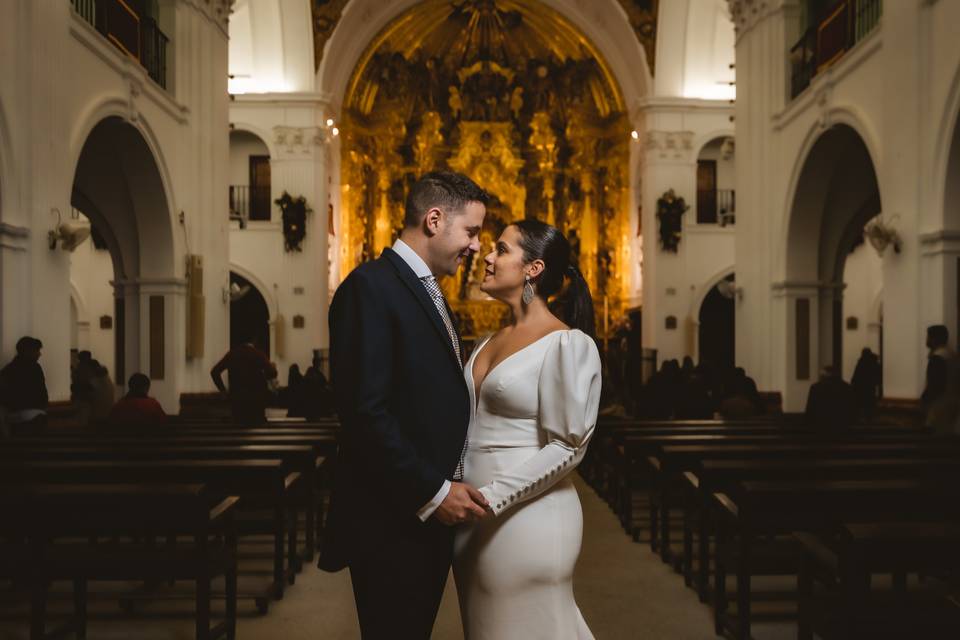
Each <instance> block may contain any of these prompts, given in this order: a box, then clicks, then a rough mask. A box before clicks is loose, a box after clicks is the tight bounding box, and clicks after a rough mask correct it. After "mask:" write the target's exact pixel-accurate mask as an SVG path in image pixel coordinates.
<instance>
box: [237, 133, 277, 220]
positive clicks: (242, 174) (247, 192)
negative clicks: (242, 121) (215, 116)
mask: <svg viewBox="0 0 960 640" xmlns="http://www.w3.org/2000/svg"><path fill="white" fill-rule="evenodd" d="M270 190H271V169H270V150H269V149H268V148H267V145H266V143H265V142H264V141H263V140H262V139H261V138H260V137H259V136H257V135H256V134H254V133H251V132H249V131H244V130H240V129H233V130H231V131H230V219H231V220H236V221H237V222H238V223H239V224H240V228H241V229H242V228H245V227H246V226H247V222H249V221H263V222H269V221H270V218H271V211H272V207H273V202H272V199H271V195H270V194H271V191H270Z"/></svg>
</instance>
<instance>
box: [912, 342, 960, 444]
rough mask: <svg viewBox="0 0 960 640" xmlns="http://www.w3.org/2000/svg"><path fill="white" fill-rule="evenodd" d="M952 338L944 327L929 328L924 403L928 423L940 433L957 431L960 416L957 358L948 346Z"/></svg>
mask: <svg viewBox="0 0 960 640" xmlns="http://www.w3.org/2000/svg"><path fill="white" fill-rule="evenodd" d="M949 339H950V334H949V332H948V331H947V328H946V327H945V326H943V325H942V324H937V325H932V326H930V327H927V348H928V349H929V350H930V355H929V356H928V357H927V383H926V386H925V387H924V389H923V395H921V396H920V401H921V403H922V405H923V412H924V416H925V423H926V425H927V426H928V427H933V428H934V430H936V431H937V432H938V433H949V432H952V431H953V426H954V421H955V420H956V416H957V401H958V398H957V391H958V386H960V380H958V378H960V375H958V363H957V357H956V354H955V353H954V352H953V350H951V349H950V347H948V346H947V342H948V341H949Z"/></svg>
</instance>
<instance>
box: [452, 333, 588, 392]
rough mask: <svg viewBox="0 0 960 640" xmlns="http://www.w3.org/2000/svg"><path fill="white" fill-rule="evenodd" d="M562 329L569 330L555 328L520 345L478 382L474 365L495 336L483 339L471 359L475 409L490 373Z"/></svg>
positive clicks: (471, 380) (488, 370)
mask: <svg viewBox="0 0 960 640" xmlns="http://www.w3.org/2000/svg"><path fill="white" fill-rule="evenodd" d="M561 331H569V329H554V330H553V331H551V332H550V333H547V334H544V335H542V336H540V337H539V338H537V339H536V340H534V341H533V342H530V343H529V344H526V345H524V346H522V347H520V348H519V349H517V350H516V351H514V352H513V353H511V354H510V355H508V356H507V357H506V358H503V359H502V360H501V361H500V362H498V363H497V364H495V365H493V366H491V367H490V368H489V369H487V372H486V373H485V374H484V376H483V379H482V380H481V381H480V384H477V378H476V375H475V374H474V372H473V368H474V367H475V366H476V364H477V357H478V356H479V355H480V352H481V351H483V350H484V349H485V348H486V346H487V345H488V344H489V343H490V341H491V340H493V336H490V337H489V338H487V339H486V340H484V341H483V344H481V345H480V346H479V347H478V348H477V350H476V351H475V352H474V353H473V357H472V358H471V361H470V384H471V386H472V387H473V410H474V411H476V410H477V408H478V407H479V406H480V392H481V391H482V390H483V385H484V384H486V382H487V379H488V378H489V377H490V374H492V373H493V372H494V371H496V370H497V369H498V368H499V367H500V365H502V364H503V363H504V362H506V361H507V360H509V359H510V358H512V357H513V356H515V355H517V354H518V353H520V352H522V351H526V350H527V349H529V348H530V347H532V346H533V345H535V344H537V343H539V342H542V341H543V340H546V339H547V338H549V337H550V336H552V335H553V334H555V333H560V332H561Z"/></svg>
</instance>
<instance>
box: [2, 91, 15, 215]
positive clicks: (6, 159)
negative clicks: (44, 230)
mask: <svg viewBox="0 0 960 640" xmlns="http://www.w3.org/2000/svg"><path fill="white" fill-rule="evenodd" d="M2 98H3V96H0V222H6V223H8V224H10V223H11V222H12V221H11V220H9V219H8V217H9V215H10V213H9V212H11V211H13V210H14V207H13V201H14V196H13V189H14V185H15V184H16V181H15V180H13V179H12V176H11V175H10V172H11V171H12V169H13V166H14V165H13V163H12V162H11V158H13V151H12V149H13V145H12V142H13V141H12V139H11V137H10V127H9V126H7V116H6V112H5V110H4V108H3V100H2Z"/></svg>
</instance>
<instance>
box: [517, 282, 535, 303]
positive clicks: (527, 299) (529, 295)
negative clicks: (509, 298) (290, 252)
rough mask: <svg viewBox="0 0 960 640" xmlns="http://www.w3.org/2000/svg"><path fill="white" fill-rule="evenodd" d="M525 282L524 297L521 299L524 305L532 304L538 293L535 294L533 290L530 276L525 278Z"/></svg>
mask: <svg viewBox="0 0 960 640" xmlns="http://www.w3.org/2000/svg"><path fill="white" fill-rule="evenodd" d="M523 280H524V282H523V296H522V297H521V299H522V300H523V304H530V303H531V302H533V297H534V295H536V292H534V290H533V285H532V284H530V276H529V275H525V276H523Z"/></svg>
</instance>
